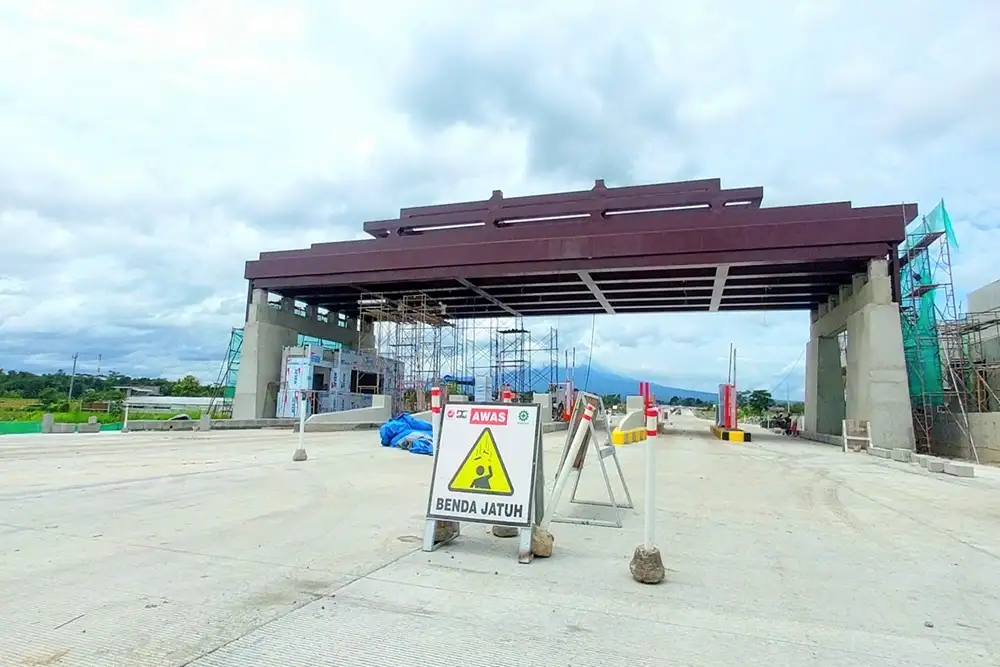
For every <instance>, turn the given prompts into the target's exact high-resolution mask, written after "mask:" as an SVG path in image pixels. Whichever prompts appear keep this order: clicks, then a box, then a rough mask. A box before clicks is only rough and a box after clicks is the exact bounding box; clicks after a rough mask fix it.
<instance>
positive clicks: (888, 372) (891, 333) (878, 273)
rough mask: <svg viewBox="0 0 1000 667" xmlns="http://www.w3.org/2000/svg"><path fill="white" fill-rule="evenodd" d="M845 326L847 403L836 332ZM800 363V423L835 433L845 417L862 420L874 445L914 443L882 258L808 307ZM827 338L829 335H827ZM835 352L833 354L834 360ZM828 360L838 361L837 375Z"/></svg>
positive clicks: (894, 309)
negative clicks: (811, 308) (806, 334)
mask: <svg viewBox="0 0 1000 667" xmlns="http://www.w3.org/2000/svg"><path fill="white" fill-rule="evenodd" d="M844 330H846V331H847V390H846V393H847V397H846V410H845V409H844V408H841V407H840V406H841V405H842V403H840V402H839V401H834V400H833V399H832V398H831V397H832V396H833V395H834V393H835V392H834V385H836V386H837V391H836V393H837V395H839V396H840V401H843V400H844V399H843V394H842V393H841V392H842V386H843V385H842V384H841V378H840V352H839V350H838V348H837V344H836V343H837V341H836V336H837V334H838V333H840V332H841V331H844ZM810 333H811V336H810V345H809V350H808V353H807V363H806V419H805V430H806V431H813V432H817V433H827V434H836V433H839V424H837V426H836V428H837V429H838V430H831V429H832V427H834V424H833V422H834V421H835V420H837V421H839V420H840V419H843V418H844V417H842V416H840V415H842V414H844V413H846V414H844V416H845V417H846V418H847V419H857V420H863V421H868V422H869V423H870V425H871V433H872V441H873V443H874V444H875V446H877V447H886V448H890V449H892V448H901V449H912V448H913V420H912V414H911V408H910V393H909V386H908V383H907V376H906V359H905V357H904V354H903V332H902V327H901V326H900V319H899V305H898V304H896V303H895V302H893V300H892V279H891V278H890V276H889V270H888V264H887V262H886V261H885V260H872V261H871V262H869V264H868V270H867V272H866V274H862V275H857V276H854V277H853V278H852V280H851V285H849V286H844V288H843V289H841V290H840V291H839V292H838V294H837V296H836V297H834V298H831V300H830V302H829V304H827V306H826V307H825V308H823V307H821V308H819V309H818V311H817V312H816V313H815V314H814V317H813V323H812V326H811V331H810ZM825 341H829V342H825ZM834 360H835V361H834ZM829 367H836V369H837V370H836V379H834V375H833V372H832V371H829V370H827V369H828V368H829Z"/></svg>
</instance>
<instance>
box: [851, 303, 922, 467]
mask: <svg viewBox="0 0 1000 667" xmlns="http://www.w3.org/2000/svg"><path fill="white" fill-rule="evenodd" d="M847 401H848V402H847V414H848V416H849V417H850V418H851V419H862V420H865V421H868V422H870V423H871V433H872V442H873V443H874V444H875V446H877V447H885V448H888V449H896V448H900V449H913V446H914V444H913V443H914V441H913V416H912V412H911V406H910V391H909V385H908V381H907V375H906V359H905V356H904V353H903V334H902V328H901V326H900V321H899V307H898V306H897V305H896V304H895V303H889V304H867V305H865V306H863V307H862V308H861V309H860V310H858V311H856V312H855V313H853V314H852V315H851V316H850V317H849V318H848V319H847Z"/></svg>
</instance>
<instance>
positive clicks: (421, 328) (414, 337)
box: [358, 294, 454, 412]
mask: <svg viewBox="0 0 1000 667" xmlns="http://www.w3.org/2000/svg"><path fill="white" fill-rule="evenodd" d="M359 305H360V306H361V308H360V310H361V330H360V332H359V341H358V343H359V345H358V347H359V350H360V351H361V352H362V353H364V354H366V355H368V356H369V359H370V363H371V364H372V366H373V367H372V368H370V369H367V370H368V372H367V373H365V374H364V377H365V378H366V379H365V382H366V383H367V384H366V385H365V386H361V385H360V384H359V386H358V391H359V392H361V393H371V394H386V395H389V396H391V397H392V405H393V410H394V411H396V412H400V411H403V412H422V411H424V410H427V409H428V408H429V406H430V387H431V386H432V385H434V384H436V383H438V382H440V381H441V377H442V375H443V373H442V365H443V359H444V356H445V352H446V351H447V353H448V355H449V358H450V357H451V356H453V355H454V342H453V341H454V336H453V335H452V336H449V344H448V345H447V346H445V345H443V341H444V335H443V330H445V329H450V328H451V326H452V324H451V322H449V321H448V320H446V319H445V318H444V317H442V316H441V310H440V308H439V307H438V306H436V305H435V304H433V303H432V302H431V301H430V300H429V299H428V298H427V297H426V296H425V295H423V294H418V295H413V296H406V297H403V298H402V299H398V300H397V299H390V298H387V297H385V296H383V295H381V294H370V295H366V296H365V297H364V298H363V299H362V300H361V301H360V303H359ZM391 361H396V362H399V363H401V364H402V372H401V373H386V371H387V370H388V364H389V363H390V362H391ZM386 378H390V380H389V382H390V383H391V385H392V386H385V381H386Z"/></svg>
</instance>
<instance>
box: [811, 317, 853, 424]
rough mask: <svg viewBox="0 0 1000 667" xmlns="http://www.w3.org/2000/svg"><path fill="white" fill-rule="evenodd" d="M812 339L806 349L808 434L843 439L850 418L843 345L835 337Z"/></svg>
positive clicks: (814, 337)
mask: <svg viewBox="0 0 1000 667" xmlns="http://www.w3.org/2000/svg"><path fill="white" fill-rule="evenodd" d="M812 329H813V334H814V335H812V336H810V340H809V344H808V345H807V346H806V415H805V417H806V430H807V431H812V432H814V433H825V434H827V435H840V429H841V426H842V425H843V419H844V418H845V417H846V416H847V401H846V400H845V397H844V380H843V376H842V375H841V366H840V344H839V343H838V341H837V337H836V336H819V335H815V327H812Z"/></svg>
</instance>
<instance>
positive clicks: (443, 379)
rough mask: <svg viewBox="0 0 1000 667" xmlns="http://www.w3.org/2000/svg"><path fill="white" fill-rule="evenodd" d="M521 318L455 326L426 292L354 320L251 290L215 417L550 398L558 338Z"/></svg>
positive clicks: (388, 298)
mask: <svg viewBox="0 0 1000 667" xmlns="http://www.w3.org/2000/svg"><path fill="white" fill-rule="evenodd" d="M534 331H535V332H540V333H534V332H533V331H532V330H531V329H528V328H526V327H525V326H524V324H523V320H522V318H520V317H509V318H499V317H486V318H476V319H462V320H457V321H452V320H449V319H448V318H445V317H443V316H441V314H440V307H438V306H436V305H434V304H432V303H431V302H430V301H429V300H428V299H427V298H426V297H423V296H421V295H417V296H415V297H414V296H408V297H403V298H398V299H394V298H392V295H381V294H369V295H365V297H364V298H363V299H361V300H360V301H359V313H358V317H356V318H351V317H347V316H344V315H342V314H338V313H333V312H330V311H328V310H326V309H323V308H316V307H312V306H307V305H305V304H301V303H298V302H296V301H294V300H293V299H290V298H287V297H280V296H278V295H269V294H268V293H267V292H265V291H263V290H254V292H253V294H252V297H251V301H250V307H249V308H248V312H247V321H246V325H245V326H244V327H243V328H240V329H233V331H232V333H231V336H230V343H229V348H228V350H227V354H226V360H225V362H224V363H223V366H222V368H221V370H220V373H219V376H218V379H217V380H216V386H215V391H214V395H213V400H212V413H213V414H214V415H215V416H216V417H222V418H225V417H232V418H235V419H262V418H273V417H277V418H297V417H298V409H299V401H300V400H302V399H303V398H304V399H305V400H306V401H307V414H310V415H311V414H316V413H326V412H338V411H344V410H356V409H359V408H364V407H371V405H372V397H373V396H385V397H386V398H387V400H388V401H389V405H391V406H392V407H391V408H390V409H391V410H392V411H393V412H397V413H398V412H400V411H403V412H421V411H424V410H427V409H429V406H430V393H429V392H430V387H431V385H433V384H436V383H445V384H447V385H448V386H449V393H450V394H453V395H454V394H465V395H468V396H469V397H470V398H474V399H475V400H493V399H494V398H495V397H496V396H497V395H498V393H499V391H500V388H501V387H507V388H509V389H510V390H511V391H513V392H514V393H515V394H519V395H525V394H530V393H532V392H535V391H539V392H546V391H548V390H549V387H550V386H551V385H553V384H554V383H556V382H557V379H558V378H559V374H560V367H559V354H558V345H559V338H558V332H557V331H556V329H555V328H553V327H550V326H536V327H535V330H534Z"/></svg>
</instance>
